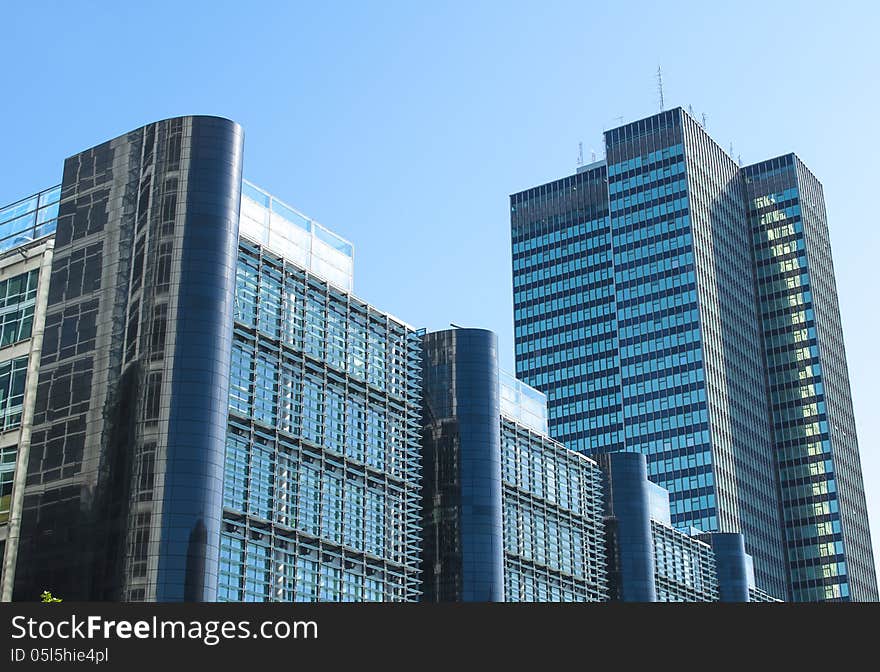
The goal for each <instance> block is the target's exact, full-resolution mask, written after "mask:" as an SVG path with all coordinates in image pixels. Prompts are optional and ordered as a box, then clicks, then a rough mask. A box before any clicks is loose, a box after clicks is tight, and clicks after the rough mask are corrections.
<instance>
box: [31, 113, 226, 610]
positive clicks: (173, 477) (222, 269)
mask: <svg viewBox="0 0 880 672" xmlns="http://www.w3.org/2000/svg"><path fill="white" fill-rule="evenodd" d="M241 142H242V133H241V129H240V128H239V127H238V126H237V125H236V124H234V123H233V122H231V121H229V120H225V119H220V118H216V117H178V118H175V119H168V120H165V121H161V122H157V123H155V124H150V125H148V126H144V127H142V128H139V129H136V130H134V131H131V132H129V133H127V134H125V135H123V136H120V137H118V138H115V139H113V140H110V141H108V142H105V143H103V144H101V145H98V146H96V147H94V148H92V149H89V150H86V151H84V152H81V153H79V154H77V155H75V156H73V157H71V158H69V159H68V160H67V161H66V162H65V164H64V174H63V179H62V185H61V189H60V194H61V196H60V205H59V206H58V221H57V229H56V232H55V240H54V254H53V257H52V262H51V277H50V281H49V284H48V299H47V301H48V304H47V310H46V318H45V332H44V335H43V341H42V351H41V354H40V365H39V376H38V379H37V381H36V393H35V401H34V406H33V427H32V431H31V442H30V453H29V457H28V463H27V475H26V481H25V484H24V488H23V505H22V518H21V534H20V538H19V547H18V556H17V562H16V570H15V592H14V598H15V599H21V600H32V599H37V598H38V596H39V594H40V592H41V591H42V590H44V589H45V587H46V586H52V587H53V590H56V591H57V592H58V593H60V594H62V595H64V596H65V599H69V600H74V601H76V600H127V601H140V600H158V601H180V600H186V601H202V600H212V599H214V596H215V591H216V583H217V578H216V576H217V561H218V554H219V536H220V535H219V527H220V517H221V512H222V511H221V497H222V481H223V472H222V470H223V453H224V448H225V436H226V425H227V423H226V417H227V408H226V404H227V385H228V376H229V355H230V349H231V342H232V296H233V283H234V278H235V250H236V243H237V239H238V219H239V212H238V207H239V201H240V194H239V189H240V184H241V172H240V170H241ZM38 205H39V204H38ZM49 214H51V213H49ZM46 217H48V214H47V215H46ZM40 219H41V215H40V211H39V210H37V212H36V215H35V222H38V221H39V220H40ZM172 400H173V403H172Z"/></svg>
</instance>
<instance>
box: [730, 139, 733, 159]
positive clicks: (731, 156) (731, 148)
mask: <svg viewBox="0 0 880 672" xmlns="http://www.w3.org/2000/svg"><path fill="white" fill-rule="evenodd" d="M730 158H733V140H731V141H730Z"/></svg>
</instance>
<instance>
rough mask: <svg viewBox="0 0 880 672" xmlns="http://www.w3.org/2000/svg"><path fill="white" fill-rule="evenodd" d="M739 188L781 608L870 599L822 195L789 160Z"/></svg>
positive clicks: (748, 177) (746, 172)
mask: <svg viewBox="0 0 880 672" xmlns="http://www.w3.org/2000/svg"><path fill="white" fill-rule="evenodd" d="M743 176H744V180H745V186H746V194H747V199H748V203H747V204H748V214H749V223H750V225H751V233H752V236H753V243H754V254H755V269H756V279H757V288H758V295H759V306H760V311H761V315H760V317H761V322H760V324H761V327H762V330H763V338H764V344H765V351H766V358H767V384H768V391H769V397H770V404H771V409H772V422H773V426H772V430H773V434H772V436H773V442H774V449H775V453H776V459H777V464H778V469H779V487H780V497H781V504H782V510H783V512H784V517H785V531H786V548H787V560H788V569H789V572H790V576H791V591H792V599H794V600H823V599H853V600H869V599H876V596H877V589H876V583H875V574H874V561H873V555H872V551H871V536H870V532H869V529H868V517H867V511H866V510H865V501H864V493H863V486H862V472H861V465H860V463H859V449H858V440H857V437H856V427H855V419H854V418H853V411H852V400H851V398H850V388H849V376H848V373H847V366H846V355H845V349H844V344H843V332H842V329H841V326H840V310H839V308H838V305H837V289H836V286H835V282H834V267H833V263H832V259H831V248H830V246H829V241H828V224H827V221H826V218H825V199H824V195H823V192H822V185H821V184H820V183H819V181H818V180H817V179H816V178H815V176H813V174H812V173H811V172H810V171H809V170H808V169H807V167H806V166H805V165H804V164H803V162H801V160H800V159H799V158H798V157H797V156H795V155H794V154H788V155H785V156H780V157H777V158H775V159H770V160H768V161H763V162H761V163H757V164H755V165H752V166H747V167H745V168H744V169H743Z"/></svg>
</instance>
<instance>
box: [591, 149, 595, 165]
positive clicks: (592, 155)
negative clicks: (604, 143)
mask: <svg viewBox="0 0 880 672" xmlns="http://www.w3.org/2000/svg"><path fill="white" fill-rule="evenodd" d="M590 161H592V162H593V163H596V150H595V149H591V150H590Z"/></svg>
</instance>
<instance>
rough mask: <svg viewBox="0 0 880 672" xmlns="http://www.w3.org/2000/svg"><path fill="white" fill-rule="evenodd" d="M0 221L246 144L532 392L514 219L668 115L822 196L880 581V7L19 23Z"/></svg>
mask: <svg viewBox="0 0 880 672" xmlns="http://www.w3.org/2000/svg"><path fill="white" fill-rule="evenodd" d="M0 23H2V25H3V26H4V28H3V39H2V41H0V58H2V62H3V63H4V67H3V69H2V70H0V84H2V90H3V91H4V94H5V95H4V96H3V99H4V102H3V105H2V106H0V128H2V129H3V130H2V136H0V137H2V143H0V147H2V161H0V204H5V203H9V202H11V201H13V200H16V199H18V198H20V197H23V196H25V195H28V194H30V193H32V192H35V191H37V190H39V189H42V188H44V187H47V186H50V185H53V184H56V183H58V182H60V179H61V165H62V160H63V158H64V157H66V156H69V155H71V154H73V153H75V152H78V151H80V150H82V149H85V148H87V147H90V146H92V145H94V144H96V143H98V142H101V141H103V140H105V139H108V138H110V137H113V136H115V135H118V134H120V133H123V132H125V131H127V130H129V129H132V128H135V127H137V126H140V125H142V124H145V123H148V122H150V121H155V120H157V119H161V118H165V117H169V116H175V115H182V114H216V115H221V116H227V117H230V118H232V119H235V120H236V121H238V122H239V123H240V124H241V125H242V126H243V127H244V129H245V175H246V176H247V177H248V178H249V179H250V180H252V181H253V182H255V183H257V184H259V185H260V186H262V187H263V188H265V189H267V190H268V191H270V192H272V193H274V194H276V195H277V196H278V197H279V198H281V199H282V200H285V201H287V202H288V203H290V204H291V205H294V206H295V207H297V208H298V209H299V210H301V211H302V212H304V213H306V214H307V215H309V216H311V217H313V218H315V219H317V220H318V221H320V222H322V223H323V224H325V225H326V226H328V227H329V228H331V229H332V230H334V231H336V232H338V233H340V234H341V235H343V236H345V237H347V238H348V239H350V240H351V241H353V242H354V244H355V291H356V293H357V294H358V295H359V296H361V297H362V298H364V299H366V300H368V301H369V302H371V303H373V304H374V305H376V306H378V307H380V308H382V309H384V310H387V311H389V312H391V313H393V314H395V315H397V316H398V317H401V318H402V319H404V320H406V321H407V322H409V323H410V324H413V325H416V326H423V327H427V328H429V329H437V328H443V327H445V326H447V325H448V323H449V322H450V321H452V322H455V323H457V324H460V325H465V326H479V327H486V328H490V329H493V330H494V331H496V332H498V334H499V339H500V345H501V349H502V361H503V364H504V366H505V367H506V368H508V369H511V370H512V368H513V333H512V331H513V330H512V322H513V316H512V290H511V279H510V251H509V230H508V226H509V219H508V195H509V194H511V193H513V192H515V191H519V190H521V189H524V188H527V187H530V186H534V185H536V184H541V183H543V182H547V181H550V180H552V179H556V178H559V177H563V176H565V175H567V174H570V173H571V172H573V171H574V169H575V164H576V159H577V151H578V143H579V142H583V146H584V155H585V158H586V160H587V161H589V160H590V155H591V150H593V149H595V150H596V152H597V154H599V156H600V157H601V151H600V149H601V146H602V140H601V133H602V131H603V130H605V129H607V128H610V127H612V126H615V125H618V123H619V120H620V118H622V119H623V120H624V121H630V120H633V119H637V118H640V117H644V116H647V115H649V114H652V113H654V112H656V111H657V109H658V95H657V82H656V71H657V66H658V65H661V66H662V69H663V82H664V94H665V101H666V105H667V107H672V106H675V105H682V106H685V107H687V106H688V105H692V106H693V108H694V111H695V113H696V114H697V116H699V115H701V114H703V113H705V114H706V119H707V125H708V130H709V132H710V134H711V135H712V136H713V137H714V138H715V139H716V140H717V141H718V142H719V143H720V144H721V145H722V146H723V147H724V148H726V149H728V148H729V147H730V145H731V143H732V145H733V153H734V155H741V156H742V159H743V161H744V162H745V163H751V162H754V161H759V160H761V159H764V158H768V157H771V156H776V155H778V154H782V153H785V152H789V151H795V152H797V153H798V154H799V155H800V156H801V158H802V159H803V160H804V161H805V163H806V164H807V165H808V166H809V167H810V169H811V170H812V171H813V172H814V173H815V174H816V175H817V176H818V177H819V179H820V180H821V181H822V183H823V185H824V188H825V197H826V202H827V207H828V217H829V222H830V227H831V241H832V249H833V253H834V262H835V270H836V275H837V285H838V290H839V292H840V307H841V313H842V317H843V326H844V333H845V337H846V348H847V356H848V360H849V367H850V377H851V383H852V390H853V398H854V403H855V411H856V421H857V424H858V428H859V440H860V445H861V454H862V464H863V470H864V477H865V487H866V492H867V498H868V506H869V510H870V513H871V527H872V532H873V538H874V548H875V555H876V556H877V557H878V558H880V454H878V452H877V443H878V440H880V413H878V412H877V408H878V407H880V391H878V385H877V384H876V381H878V380H880V358H878V356H877V352H876V334H877V333H878V331H880V317H878V310H877V309H878V300H877V290H876V282H875V281H872V282H870V283H868V282H866V279H867V278H868V277H869V272H870V270H871V269H872V268H873V267H875V266H876V265H877V256H878V254H880V245H878V243H880V228H878V226H877V223H876V215H875V214H874V213H875V208H874V207H872V205H871V203H872V202H873V200H874V198H875V197H876V175H877V170H876V157H877V156H878V149H880V147H878V145H880V142H878V141H880V134H878V124H877V122H876V115H877V109H878V106H880V105H878V104H880V87H878V86H877V81H878V80H877V73H878V72H880V50H878V48H877V42H876V39H877V38H876V34H875V33H876V31H875V28H876V26H877V25H880V9H878V6H877V5H875V4H874V3H873V2H869V1H867V0H866V1H864V2H845V1H843V2H840V1H839V2H835V3H827V2H813V1H810V2H793V1H792V2H767V1H766V0H765V1H764V2H751V1H749V0H744V1H738V2H736V3H726V4H724V5H722V4H721V3H712V2H706V1H705V0H703V1H702V2H679V3H676V2H664V3H657V4H656V5H655V3H653V2H638V1H636V2H630V3H611V2H603V3H589V2H583V1H580V2H578V1H572V2H553V1H545V2H540V3H537V2H536V3H515V2H473V1H472V2H441V3H419V2H390V1H388V2H378V1H374V2H322V3H311V2H309V3H305V2H251V3H243V2H226V1H220V0H214V1H212V2H182V1H181V0H178V1H177V2H166V1H164V0H152V1H151V2H149V3H147V2H140V3H138V2H129V3H121V2H111V1H109V0H108V1H107V2H86V1H81V2H76V3H74V2H39V1H34V0H32V1H30V2H27V3H12V2H6V3H4V4H3V6H2V9H0Z"/></svg>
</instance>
